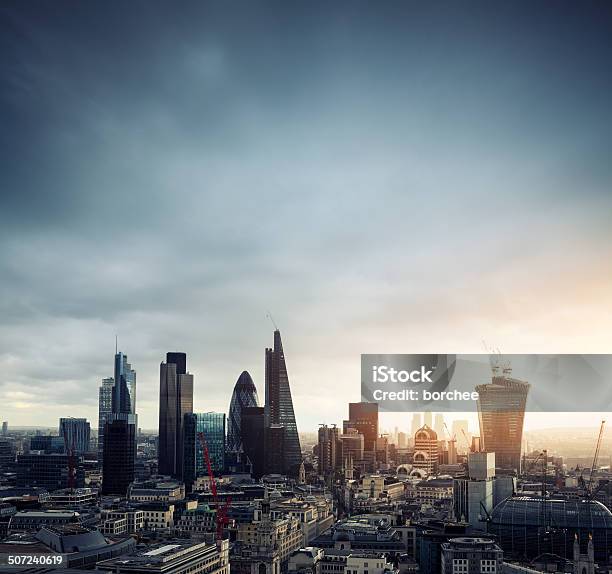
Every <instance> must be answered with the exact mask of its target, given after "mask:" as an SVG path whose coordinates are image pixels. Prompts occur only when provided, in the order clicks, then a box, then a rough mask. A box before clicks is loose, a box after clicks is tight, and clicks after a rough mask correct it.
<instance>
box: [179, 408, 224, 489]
mask: <svg viewBox="0 0 612 574" xmlns="http://www.w3.org/2000/svg"><path fill="white" fill-rule="evenodd" d="M183 434H184V438H183V448H184V456H183V460H184V464H183V480H184V482H185V486H186V487H187V490H188V491H190V490H191V488H192V486H193V484H194V482H195V480H196V478H197V477H199V476H204V475H207V473H208V471H207V467H206V458H205V454H204V450H203V448H202V441H201V439H200V435H201V436H202V438H203V439H204V441H205V442H206V446H207V448H208V456H209V458H210V464H211V466H212V470H213V472H214V473H215V474H221V473H222V472H223V471H224V470H225V413H213V412H210V413H187V414H186V415H185V416H184V422H183Z"/></svg>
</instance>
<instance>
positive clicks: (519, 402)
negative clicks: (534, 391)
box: [476, 368, 529, 472]
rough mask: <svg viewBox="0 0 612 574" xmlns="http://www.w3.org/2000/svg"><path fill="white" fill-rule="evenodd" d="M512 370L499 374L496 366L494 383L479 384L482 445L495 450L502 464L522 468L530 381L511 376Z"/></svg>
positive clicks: (481, 448)
mask: <svg viewBox="0 0 612 574" xmlns="http://www.w3.org/2000/svg"><path fill="white" fill-rule="evenodd" d="M509 373H510V370H509V369H504V371H503V374H502V375H500V374H499V370H498V369H497V368H495V369H494V372H493V377H492V380H491V382H490V383H488V384H485V385H478V386H477V387H476V391H477V392H478V419H479V423H480V440H481V445H480V449H478V450H484V451H487V452H494V453H495V460H496V464H497V466H498V467H499V468H503V469H512V470H514V471H516V472H519V471H520V469H521V445H522V440H523V422H524V418H525V407H526V405H527V394H528V393H529V384H528V383H526V382H524V381H519V380H518V379H513V378H511V377H510V376H509Z"/></svg>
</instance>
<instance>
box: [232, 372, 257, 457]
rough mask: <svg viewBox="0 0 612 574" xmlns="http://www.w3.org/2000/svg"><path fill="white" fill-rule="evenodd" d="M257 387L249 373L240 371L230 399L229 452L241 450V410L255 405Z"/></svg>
mask: <svg viewBox="0 0 612 574" xmlns="http://www.w3.org/2000/svg"><path fill="white" fill-rule="evenodd" d="M257 406H259V405H258V400H257V389H256V388H255V383H254V382H253V379H252V378H251V375H249V373H248V372H247V371H242V374H241V375H240V376H239V377H238V380H237V381H236V384H235V385H234V392H233V393H232V400H231V401H230V407H229V417H228V423H227V449H228V451H230V452H242V451H243V447H242V431H241V428H242V426H241V423H242V410H243V409H245V408H247V407H257Z"/></svg>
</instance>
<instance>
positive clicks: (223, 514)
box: [198, 432, 232, 540]
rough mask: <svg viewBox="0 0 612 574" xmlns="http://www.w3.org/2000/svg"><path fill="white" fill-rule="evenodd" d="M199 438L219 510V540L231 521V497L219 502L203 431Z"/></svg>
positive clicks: (211, 488)
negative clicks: (229, 517) (228, 513)
mask: <svg viewBox="0 0 612 574" xmlns="http://www.w3.org/2000/svg"><path fill="white" fill-rule="evenodd" d="M198 440H199V441H200V446H201V447H202V455H203V457H204V462H205V463H206V470H207V471H208V477H209V479H210V490H211V492H212V495H213V501H214V503H215V508H216V512H217V540H222V539H223V529H224V528H225V526H226V525H227V524H228V523H229V519H228V517H227V509H228V507H229V505H230V504H231V501H232V499H231V497H229V496H228V497H226V499H225V503H224V504H223V506H222V505H221V503H220V502H219V496H218V493H217V482H216V480H215V475H214V473H213V469H212V464H211V462H210V454H209V452H208V444H207V443H206V437H205V436H204V433H203V432H199V433H198Z"/></svg>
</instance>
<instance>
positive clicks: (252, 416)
mask: <svg viewBox="0 0 612 574" xmlns="http://www.w3.org/2000/svg"><path fill="white" fill-rule="evenodd" d="M240 425H241V431H242V447H243V450H244V453H245V454H246V456H247V457H248V460H249V461H250V463H251V473H252V475H253V478H255V479H256V480H259V479H260V478H261V477H262V476H263V475H264V474H265V463H266V461H265V449H264V441H265V428H266V427H265V413H264V408H263V407H245V408H244V409H242V413H241V422H240Z"/></svg>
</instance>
